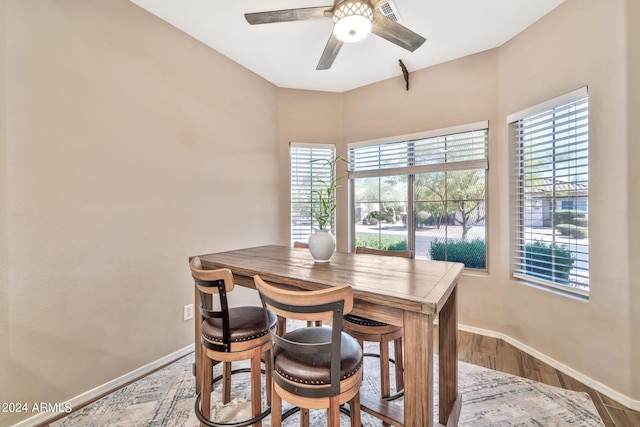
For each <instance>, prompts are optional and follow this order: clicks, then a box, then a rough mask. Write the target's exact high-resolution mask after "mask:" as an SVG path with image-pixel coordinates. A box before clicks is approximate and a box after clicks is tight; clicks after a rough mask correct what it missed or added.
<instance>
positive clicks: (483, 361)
mask: <svg viewBox="0 0 640 427" xmlns="http://www.w3.org/2000/svg"><path fill="white" fill-rule="evenodd" d="M434 335H435V336H438V334H437V333H434ZM437 348H438V346H437V343H435V344H434V349H437ZM458 358H459V359H460V360H461V361H463V362H468V363H473V364H474V365H478V366H482V367H485V368H489V369H495V370H497V371H501V372H505V373H508V374H511V375H518V376H520V377H523V378H528V379H530V380H535V381H539V382H542V383H545V384H548V385H552V386H555V387H561V388H564V389H567V390H573V391H580V392H586V393H589V396H591V400H593V403H594V405H595V407H596V409H597V410H598V413H599V414H600V417H601V418H602V421H603V422H604V424H605V426H607V427H640V412H638V411H632V410H631V409H629V408H627V407H625V406H624V405H622V404H620V403H619V402H616V401H615V400H613V399H611V398H609V397H607V396H605V395H603V394H601V393H599V392H597V391H596V390H594V389H592V388H590V387H589V386H587V385H585V384H583V383H581V382H580V381H578V380H576V379H575V378H572V377H570V376H568V375H566V374H564V373H563V372H560V371H558V370H557V369H555V368H553V367H552V366H550V365H548V364H546V363H544V362H542V361H540V360H538V359H536V358H535V357H533V356H531V355H529V354H527V353H525V352H523V351H521V350H519V349H517V348H516V347H514V346H512V345H511V344H509V343H507V342H505V341H503V340H501V339H497V338H491V337H485V336H481V335H478V334H473V333H470V332H465V331H459V332H458Z"/></svg>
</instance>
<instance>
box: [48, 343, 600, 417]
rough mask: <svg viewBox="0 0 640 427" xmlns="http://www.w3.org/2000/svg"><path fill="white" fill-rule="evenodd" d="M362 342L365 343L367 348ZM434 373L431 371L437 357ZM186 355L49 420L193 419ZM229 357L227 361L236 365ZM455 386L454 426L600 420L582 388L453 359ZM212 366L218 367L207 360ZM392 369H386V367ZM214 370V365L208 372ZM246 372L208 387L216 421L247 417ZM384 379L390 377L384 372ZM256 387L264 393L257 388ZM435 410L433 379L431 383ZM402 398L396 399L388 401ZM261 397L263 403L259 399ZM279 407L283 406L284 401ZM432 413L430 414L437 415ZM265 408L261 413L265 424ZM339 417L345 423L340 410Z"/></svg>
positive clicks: (368, 362) (368, 366)
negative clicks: (458, 403)
mask: <svg viewBox="0 0 640 427" xmlns="http://www.w3.org/2000/svg"><path fill="white" fill-rule="evenodd" d="M368 350H369V349H367V351H368ZM434 359H435V360H434V368H435V369H436V373H435V375H434V377H435V379H436V381H437V379H438V375H437V368H438V362H437V357H436V358H434ZM193 360H194V355H193V354H191V355H188V356H185V357H183V358H182V359H180V360H178V361H176V362H175V363H173V364H171V365H169V366H168V367H166V368H164V369H161V370H159V371H157V372H155V373H153V374H151V375H149V376H147V377H145V378H142V379H141V380H139V381H136V382H134V383H132V384H130V385H129V386H127V387H124V388H122V389H120V390H117V391H115V392H113V393H112V394H110V395H108V396H105V397H104V398H102V399H99V400H97V401H96V402H94V403H92V404H90V405H88V406H86V407H84V408H82V409H80V410H78V411H77V412H74V413H71V414H70V415H68V416H67V417H65V418H63V419H61V420H59V421H57V422H54V423H52V424H51V427H66V426H83V427H85V426H86V427H106V426H109V427H111V426H114V427H115V426H118V427H123V426H132V427H133V426H135V427H139V426H171V427H178V426H185V427H196V426H198V425H199V422H198V419H197V418H196V416H195V414H194V410H193V406H194V402H195V393H194V389H195V378H194V377H193V375H192V370H191V365H192V363H193ZM377 364H378V359H376V358H372V357H367V358H365V366H364V368H365V371H364V372H365V376H364V378H363V390H365V391H366V392H369V393H376V392H378V388H379V379H378V377H377V373H378V365H377ZM241 367H242V366H241V365H240V364H238V365H236V364H234V369H237V368H241ZM458 367H459V368H458V369H459V375H458V381H459V390H460V392H461V393H462V411H461V413H460V424H459V425H460V426H473V427H484V426H545V427H546V426H603V425H604V423H603V422H602V420H601V419H600V417H599V415H598V412H597V410H596V408H595V406H594V405H593V402H592V401H591V398H590V397H589V395H588V394H586V393H579V392H574V391H569V390H564V389H561V388H557V387H552V386H548V385H545V384H542V383H539V382H536V381H531V380H527V379H524V378H520V377H517V376H514V375H509V374H505V373H502V372H498V371H494V370H490V369H486V368H482V367H479V366H475V365H471V364H468V363H464V362H459V364H458ZM214 369H219V367H215V368H214ZM391 371H392V372H393V369H392V370H391ZM217 374H219V372H216V373H214V375H217ZM248 381H249V374H244V373H240V374H237V375H234V376H233V381H232V384H233V388H232V401H231V402H230V403H229V404H227V405H222V404H221V403H220V402H221V398H220V392H221V388H220V385H219V384H216V385H215V387H214V394H213V395H212V398H211V399H212V402H217V403H214V404H213V412H212V414H213V416H214V417H215V419H216V420H217V421H224V422H232V421H237V420H242V419H246V418H250V416H249V414H250V408H249V403H248V402H247V400H248V399H249V386H248ZM392 384H394V382H393V380H392ZM263 394H264V393H263ZM434 398H435V399H436V411H437V399H438V392H437V383H436V387H435V390H434ZM394 404H396V405H402V404H403V403H402V399H398V400H396V401H394ZM263 405H266V403H265V402H263ZM284 405H285V408H284V409H285V410H286V409H288V407H287V406H286V402H284ZM437 419H438V414H437V412H436V413H435V414H434V420H435V422H436V423H437ZM269 421H270V416H267V417H266V418H265V419H264V420H263V426H265V427H269V425H270V422H269ZM310 422H311V425H312V426H325V425H326V417H325V412H324V411H311V419H310ZM341 424H342V425H344V426H349V425H350V424H349V418H348V417H347V416H343V417H342V420H341ZM283 425H285V426H298V425H299V418H298V415H297V414H296V415H293V416H291V417H289V418H287V419H286V420H285V421H284V422H283ZM380 425H382V423H381V422H380V421H379V420H378V419H376V418H373V417H371V416H370V415H368V414H365V413H363V414H362V426H363V427H371V426H376V427H377V426H380Z"/></svg>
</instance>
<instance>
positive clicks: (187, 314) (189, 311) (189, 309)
mask: <svg viewBox="0 0 640 427" xmlns="http://www.w3.org/2000/svg"><path fill="white" fill-rule="evenodd" d="M183 318H184V320H191V319H193V304H187V305H185V306H184V311H183Z"/></svg>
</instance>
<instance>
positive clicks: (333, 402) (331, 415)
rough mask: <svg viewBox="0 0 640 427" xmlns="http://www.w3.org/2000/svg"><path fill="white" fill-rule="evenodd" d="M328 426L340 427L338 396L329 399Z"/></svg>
mask: <svg viewBox="0 0 640 427" xmlns="http://www.w3.org/2000/svg"><path fill="white" fill-rule="evenodd" d="M327 426H328V427H340V400H338V396H333V397H330V398H329V409H327Z"/></svg>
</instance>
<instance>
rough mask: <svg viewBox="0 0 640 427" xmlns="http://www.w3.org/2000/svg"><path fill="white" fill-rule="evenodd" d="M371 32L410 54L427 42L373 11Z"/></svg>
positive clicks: (418, 35)
mask: <svg viewBox="0 0 640 427" xmlns="http://www.w3.org/2000/svg"><path fill="white" fill-rule="evenodd" d="M371 32H372V33H373V34H375V35H377V36H380V37H382V38H383V39H385V40H389V41H390V42H391V43H394V44H397V45H398V46H400V47H403V48H405V49H407V50H408V51H411V52H413V51H414V50H416V49H417V48H419V47H420V46H422V44H423V43H424V42H426V41H427V39H425V38H424V37H422V36H421V35H420V34H417V33H414V32H413V31H411V30H410V29H408V28H406V27H403V26H402V25H400V24H398V23H397V22H395V21H392V20H391V19H389V18H387V17H386V16H384V15H383V14H381V13H378V12H376V11H375V10H374V11H373V27H372V28H371Z"/></svg>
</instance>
